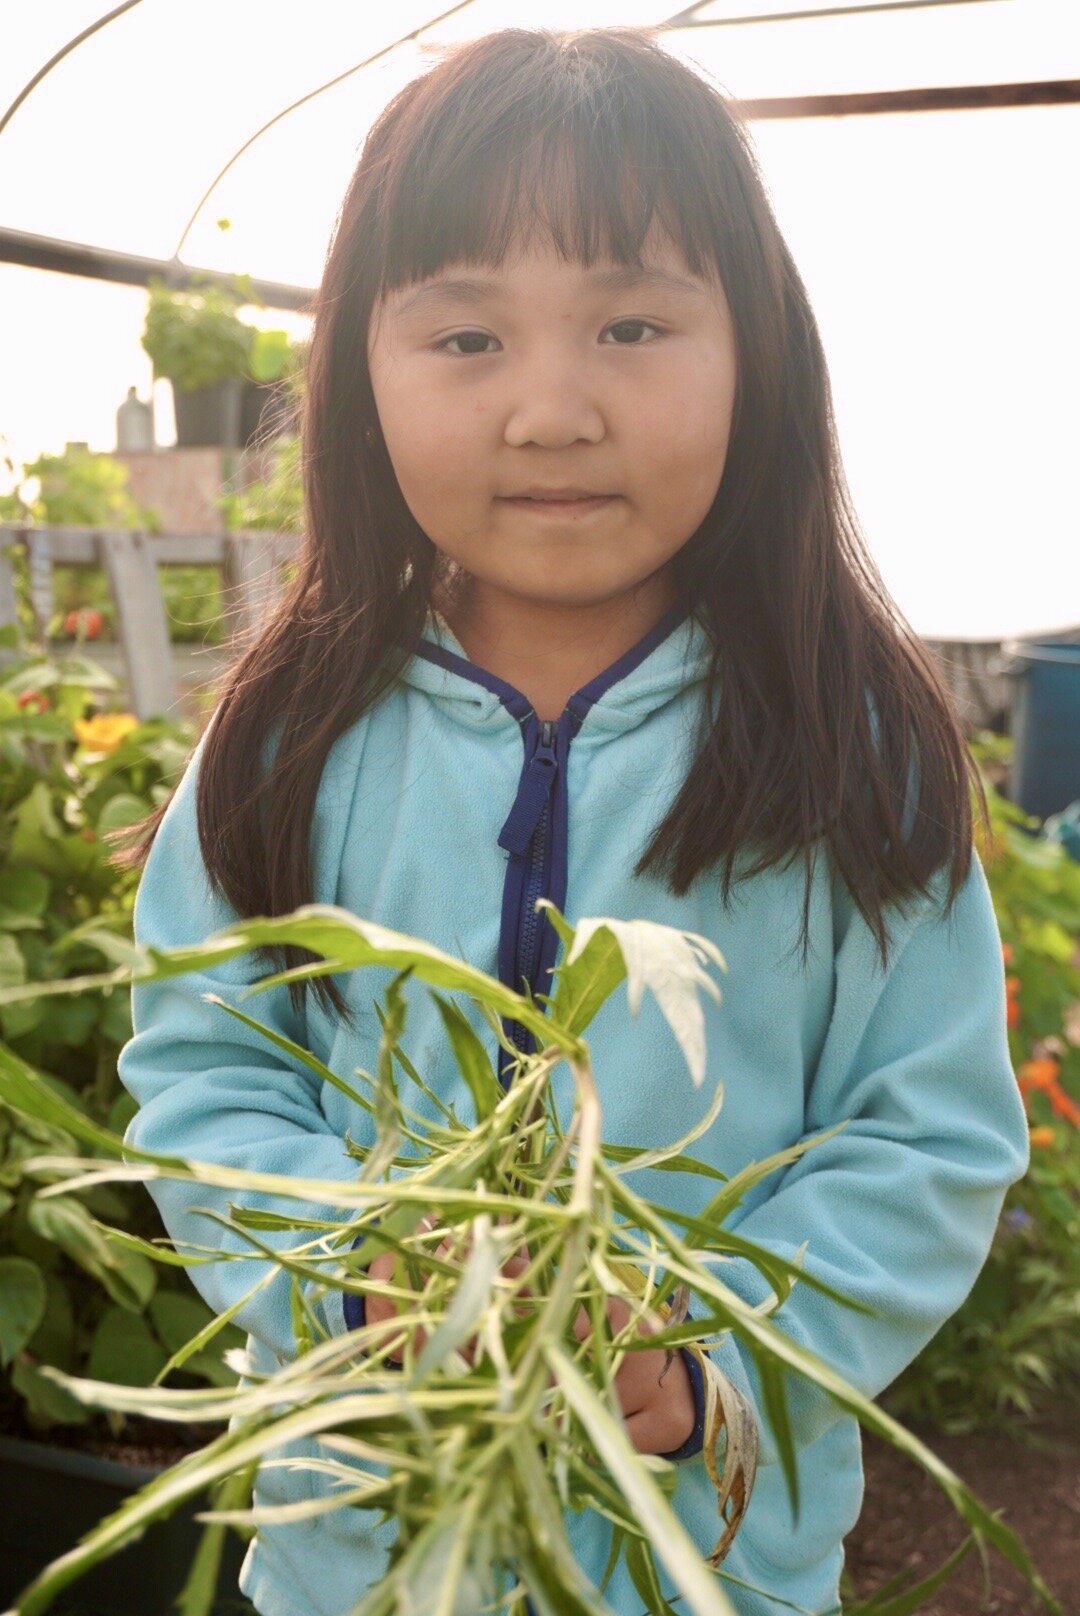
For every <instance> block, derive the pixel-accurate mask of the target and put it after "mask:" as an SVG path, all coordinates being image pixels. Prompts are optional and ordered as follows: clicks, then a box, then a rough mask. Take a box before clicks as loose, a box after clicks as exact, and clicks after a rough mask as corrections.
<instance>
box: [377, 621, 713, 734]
mask: <svg viewBox="0 0 1080 1616" xmlns="http://www.w3.org/2000/svg"><path fill="white" fill-rule="evenodd" d="M709 651H710V646H709V637H708V634H707V633H706V631H705V629H704V628H702V626H701V625H700V624H699V623H698V622H697V620H696V619H695V618H694V617H693V615H692V614H689V613H687V612H686V611H685V610H684V609H683V607H681V606H674V607H672V608H671V610H670V611H668V612H667V613H665V615H664V616H663V617H662V618H661V619H660V621H659V622H658V623H657V624H656V625H655V626H654V627H653V628H651V629H650V630H649V632H648V633H647V634H645V635H643V636H642V638H641V639H640V640H639V641H638V642H637V644H636V645H634V646H632V647H631V648H630V649H629V650H628V651H625V652H624V653H623V654H622V656H621V657H619V658H618V659H617V660H616V661H615V662H613V663H612V664H611V665H610V666H609V667H607V668H605V669H604V670H603V671H602V672H601V673H599V674H596V675H595V676H594V677H593V678H592V679H590V680H589V682H588V683H587V684H585V685H582V687H581V688H580V689H579V690H576V691H575V692H574V693H573V695H571V696H570V698H569V700H568V701H567V707H569V708H571V709H573V710H574V712H575V715H576V717H577V718H578V720H579V722H580V727H581V729H582V730H583V731H586V732H589V733H593V734H600V733H604V732H607V733H621V732H623V731H625V730H628V729H632V728H634V726H635V725H637V724H640V723H641V722H642V720H643V719H645V718H647V717H648V715H649V714H650V713H652V712H655V711H656V710H657V709H658V708H660V707H664V706H666V704H667V703H668V702H669V701H673V700H674V699H675V698H676V697H677V696H678V695H679V694H680V693H681V692H682V691H684V690H685V689H687V687H688V686H691V685H697V684H700V683H702V682H703V681H704V679H705V676H706V673H707V670H708V666H709ZM401 677H402V679H403V681H404V682H405V683H406V684H408V685H411V686H413V688H414V689H417V690H423V691H425V692H426V693H427V694H428V695H429V696H431V697H433V698H434V699H435V700H436V701H438V702H440V703H443V704H445V705H446V706H447V707H448V708H449V709H452V712H451V714H450V716H452V717H454V718H455V719H456V720H458V721H459V722H461V723H465V724H468V725H470V727H476V728H489V727H492V728H494V727H500V728H501V727H505V726H508V725H511V724H515V725H516V724H518V723H519V722H520V721H521V720H522V719H523V718H525V717H526V716H527V715H528V713H529V712H530V711H531V706H530V703H529V701H528V699H527V698H526V697H525V696H524V695H523V694H522V692H521V691H519V690H517V689H515V687H514V686H513V685H511V684H508V683H507V682H506V680H503V679H499V678H497V677H496V676H495V675H494V674H492V673H489V672H488V671H487V670H486V669H485V668H482V667H479V666H478V665H477V664H476V663H474V662H470V661H469V658H468V656H467V654H466V652H465V649H464V647H463V646H462V645H461V643H460V641H459V640H458V639H457V637H456V635H455V634H454V633H453V631H452V629H451V628H450V625H449V624H448V623H447V621H446V619H445V618H444V617H443V616H442V615H441V613H439V612H436V611H435V610H434V609H432V610H430V611H429V612H428V616H427V623H426V626H425V629H424V634H423V638H422V639H421V642H420V646H419V647H418V650H417V653H416V655H415V656H413V657H412V658H411V660H410V661H409V662H408V664H407V665H406V667H405V669H404V671H403V672H402V675H401Z"/></svg>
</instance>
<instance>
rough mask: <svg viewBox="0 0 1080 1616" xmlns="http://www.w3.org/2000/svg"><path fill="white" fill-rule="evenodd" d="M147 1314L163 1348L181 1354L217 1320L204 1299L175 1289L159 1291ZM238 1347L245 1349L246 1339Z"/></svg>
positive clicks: (151, 1301)
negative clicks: (202, 1331)
mask: <svg viewBox="0 0 1080 1616" xmlns="http://www.w3.org/2000/svg"><path fill="white" fill-rule="evenodd" d="M147 1313H148V1314H149V1316H150V1322H151V1324H152V1325H153V1326H154V1329H155V1330H156V1331H157V1334H158V1337H159V1339H160V1340H161V1344H162V1346H164V1347H167V1348H168V1350H169V1351H170V1352H179V1350H180V1348H181V1347H185V1346H187V1343H188V1342H189V1341H190V1340H191V1338H192V1336H193V1335H198V1333H199V1331H200V1330H203V1329H205V1328H206V1326H207V1325H208V1324H209V1323H210V1322H211V1320H212V1319H213V1317H214V1315H213V1313H212V1312H211V1311H210V1309H209V1308H208V1307H207V1305H206V1303H205V1302H204V1301H203V1300H202V1298H201V1297H198V1296H189V1295H187V1294H186V1293H185V1292H182V1291H174V1290H159V1291H158V1292H157V1294H156V1295H155V1296H153V1297H152V1298H151V1300H150V1305H149V1307H148V1308H147ZM236 1334H239V1332H236ZM235 1344H236V1345H239V1346H242V1345H243V1340H242V1339H241V1340H239V1341H238V1342H236V1343H235ZM226 1345H233V1343H231V1342H227V1343H226Z"/></svg>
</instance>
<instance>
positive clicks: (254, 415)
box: [240, 380, 295, 448]
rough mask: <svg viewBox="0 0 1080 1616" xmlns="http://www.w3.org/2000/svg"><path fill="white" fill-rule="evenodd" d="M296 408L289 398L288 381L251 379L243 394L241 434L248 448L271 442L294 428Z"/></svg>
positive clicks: (245, 384) (244, 386)
mask: <svg viewBox="0 0 1080 1616" xmlns="http://www.w3.org/2000/svg"><path fill="white" fill-rule="evenodd" d="M294 412H295V405H294V404H293V403H292V402H291V400H290V399H289V396H288V393H287V392H286V390H285V383H284V382H253V381H250V380H247V381H245V382H244V384H243V390H242V392H241V394H240V435H241V438H242V439H243V443H244V447H245V448H250V447H251V446H252V445H253V444H254V443H255V442H256V440H257V439H259V438H264V439H266V440H267V441H269V440H270V439H271V438H274V437H277V436H278V435H279V434H280V433H282V432H287V431H289V429H290V426H291V423H292V419H293V415H294Z"/></svg>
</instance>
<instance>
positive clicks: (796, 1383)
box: [709, 851, 1030, 1465]
mask: <svg viewBox="0 0 1080 1616" xmlns="http://www.w3.org/2000/svg"><path fill="white" fill-rule="evenodd" d="M934 885H935V889H936V894H937V895H936V896H935V898H934V900H933V901H932V902H931V901H928V900H926V899H923V900H922V904H921V908H920V909H919V910H918V911H917V912H916V913H915V915H910V914H909V915H908V917H907V919H906V920H905V921H904V922H903V923H902V924H901V926H900V927H899V928H898V930H897V931H896V932H895V933H893V935H894V936H895V939H896V952H895V953H894V954H892V955H891V957H890V961H889V967H888V970H887V971H886V972H882V970H881V965H880V959H879V957H878V956H877V953H876V945H875V943H874V940H873V937H872V934H871V933H870V930H869V928H868V927H867V926H866V924H865V922H864V920H863V918H862V916H861V915H860V914H859V913H858V912H857V911H856V912H855V913H854V917H853V918H852V919H851V920H850V922H849V924H848V926H847V929H846V933H845V934H844V936H843V940H842V942H841V944H840V946H839V948H838V949H837V951H836V955H835V999H834V1004H833V1012H832V1017H831V1021H830V1025H829V1028H828V1032H827V1035H826V1039H825V1043H824V1045H823V1048H822V1053H821V1056H820V1059H819V1061H818V1063H817V1067H816V1070H815V1072H814V1074H813V1077H812V1081H811V1082H810V1085H809V1088H808V1092H807V1100H806V1111H805V1130H804V1135H803V1137H808V1136H810V1135H813V1134H816V1133H819V1132H821V1131H823V1130H826V1129H828V1128H830V1127H832V1126H834V1125H835V1124H837V1123H839V1122H841V1121H843V1120H845V1119H848V1118H850V1119H851V1120H850V1121H849V1123H848V1126H847V1127H846V1128H844V1129H843V1130H842V1131H841V1132H840V1133H838V1134H837V1135H836V1136H835V1137H833V1138H832V1139H829V1140H826V1141H825V1142H824V1143H822V1144H820V1145H815V1146H814V1147H813V1148H812V1149H811V1150H808V1151H807V1152H806V1154H805V1155H803V1156H802V1157H800V1158H799V1160H798V1161H796V1162H794V1163H792V1164H791V1165H790V1166H789V1167H787V1168H786V1169H784V1170H783V1172H780V1173H777V1174H776V1175H774V1177H775V1188H774V1190H773V1193H772V1194H771V1195H770V1196H768V1198H767V1199H765V1200H764V1201H762V1202H761V1203H760V1204H759V1205H757V1206H755V1207H754V1208H753V1210H751V1211H750V1212H748V1213H747V1214H746V1215H745V1216H744V1217H743V1218H742V1220H741V1221H735V1219H733V1220H732V1222H731V1225H730V1226H731V1227H732V1229H737V1231H738V1233H739V1235H740V1236H742V1237H743V1238H745V1239H748V1240H753V1241H754V1242H756V1243H758V1244H760V1245H762V1246H764V1247H766V1248H768V1249H770V1250H772V1251H774V1252H776V1253H778V1254H780V1255H783V1256H785V1257H787V1258H789V1259H792V1260H794V1258H795V1256H796V1253H797V1251H798V1248H799V1246H800V1245H801V1244H802V1243H803V1242H804V1241H809V1245H808V1247H807V1250H806V1253H805V1255H804V1258H803V1266H804V1268H805V1269H806V1271H807V1272H809V1273H813V1274H815V1275H816V1276H817V1277H819V1278H821V1279H823V1280H825V1281H826V1282H827V1283H829V1284H831V1285H832V1286H834V1287H835V1288H836V1289H837V1290H838V1291H842V1292H844V1293H845V1294H846V1295H848V1296H851V1297H853V1298H855V1299H856V1300H858V1301H860V1302H864V1303H867V1304H869V1305H870V1306H871V1307H873V1308H876V1309H877V1310H878V1313H879V1316H878V1317H876V1318H872V1317H870V1316H869V1315H868V1314H864V1313H856V1312H854V1311H853V1310H852V1309H850V1308H845V1307H842V1306H841V1305H840V1304H839V1303H837V1302H833V1301H831V1300H830V1299H829V1298H828V1297H826V1296H822V1295H821V1294H820V1292H817V1291H814V1290H811V1289H810V1288H809V1287H807V1286H805V1285H802V1284H800V1283H799V1282H798V1281H797V1280H796V1281H795V1283H794V1285H793V1287H792V1290H791V1292H790V1294H789V1296H788V1298H787V1300H786V1302H784V1303H783V1305H782V1306H781V1307H780V1308H779V1309H777V1310H775V1311H774V1313H773V1314H772V1315H771V1322H772V1323H774V1324H775V1326H776V1328H777V1329H779V1330H782V1331H784V1333H785V1334H786V1335H787V1336H788V1337H789V1338H790V1339H792V1340H793V1341H795V1342H797V1343H798V1344H799V1345H801V1346H803V1347H806V1348H807V1349H808V1350H810V1351H812V1352H814V1353H815V1354H817V1355H818V1356H819V1357H820V1358H822V1359H824V1360H825V1361H826V1362H827V1363H828V1364H830V1366H831V1367H832V1368H833V1369H834V1370H835V1371H836V1372H837V1373H838V1374H840V1375H842V1376H843V1377H844V1378H845V1379H846V1380H847V1381H848V1382H849V1383H850V1384H851V1385H853V1386H855V1387H856V1388H857V1389H858V1390H859V1391H860V1392H862V1393H863V1394H864V1396H866V1397H868V1398H877V1397H878V1396H879V1394H880V1393H881V1392H882V1391H884V1390H885V1388H886V1387H887V1386H888V1385H890V1384H891V1382H892V1381H893V1380H895V1379H896V1377H897V1376H898V1375H899V1374H900V1372H901V1371H902V1370H903V1369H904V1368H906V1367H907V1365H908V1364H910V1363H911V1362H912V1361H913V1360H914V1359H915V1358H916V1357H918V1355H919V1353H920V1352H921V1351H922V1349H923V1348H924V1347H925V1346H926V1344H927V1343H928V1342H929V1341H930V1340H931V1338H932V1337H933V1336H934V1335H936V1333H937V1332H938V1330H939V1329H940V1328H941V1326H942V1325H943V1324H944V1323H945V1321H946V1320H947V1319H948V1318H950V1317H951V1316H952V1314H953V1313H955V1312H956V1310H957V1309H958V1308H959V1307H960V1305H961V1304H962V1303H963V1301H964V1300H965V1298H966V1297H967V1296H968V1294H969V1292H970V1291H971V1289H972V1286H973V1285H974V1283H975V1281H976V1279H977V1278H978V1275H979V1272H980V1270H981V1269H982V1267H983V1264H984V1263H985V1262H986V1259H987V1256H988V1255H989V1251H990V1246H991V1243H992V1240H993V1236H994V1231H995V1228H996V1226H997V1222H998V1218H999V1216H1000V1213H1001V1209H1002V1205H1003V1203H1004V1200H1005V1195H1006V1193H1007V1191H1008V1189H1009V1187H1010V1185H1012V1184H1014V1183H1015V1182H1016V1181H1017V1180H1018V1179H1020V1178H1022V1177H1023V1176H1024V1174H1025V1173H1026V1171H1027V1168H1028V1164H1029V1156H1030V1150H1029V1143H1028V1126H1027V1119H1026V1115H1025V1112H1024V1107H1023V1102H1022V1100H1021V1097H1020V1093H1019V1089H1018V1087H1017V1083H1016V1079H1015V1076H1014V1073H1013V1070H1012V1065H1011V1061H1010V1057H1009V1048H1008V1040H1007V1036H1006V1020H1005V979H1004V968H1003V964H1002V956H1001V939H1000V934H999V931H998V927H997V920H996V916H995V914H994V909H993V904H992V900H991V897H990V891H989V887H988V884H987V881H986V876H985V873H984V871H983V867H982V864H981V862H980V861H979V859H978V855H977V854H976V853H975V852H974V851H973V852H972V864H971V869H970V871H969V874H968V878H967V880H966V882H965V884H964V886H963V887H962V889H961V891H960V892H959V894H958V896H957V899H956V902H955V905H954V907H953V909H952V911H951V912H950V914H949V916H948V918H945V917H944V914H943V901H942V896H941V895H942V894H943V892H944V878H943V874H942V872H938V874H936V875H935V877H934ZM766 1182H773V1180H767V1181H766ZM716 1274H717V1278H718V1279H720V1280H721V1281H722V1282H723V1283H724V1284H725V1285H726V1286H728V1288H729V1289H731V1290H732V1291H734V1292H736V1293H737V1294H738V1295H739V1296H740V1297H741V1298H742V1299H743V1300H744V1301H745V1302H747V1303H749V1304H751V1305H755V1304H757V1303H759V1302H762V1301H764V1300H766V1298H768V1297H769V1296H771V1295H772V1288H771V1286H770V1285H769V1284H768V1282H767V1281H766V1280H765V1279H763V1277H762V1276H761V1274H760V1272H759V1270H758V1269H757V1268H755V1267H754V1265H753V1264H752V1263H751V1262H750V1261H749V1260H748V1259H746V1258H733V1259H732V1260H730V1261H728V1262H724V1263H721V1264H719V1265H717V1268H716ZM709 1356H710V1357H711V1358H712V1361H713V1362H714V1363H715V1364H716V1366H717V1367H718V1368H719V1369H720V1370H721V1372H722V1373H723V1374H725V1375H726V1376H727V1378H728V1379H729V1380H730V1381H731V1382H732V1383H733V1384H734V1385H735V1386H736V1388H737V1389H738V1390H739V1391H741V1392H742V1393H743V1395H744V1396H745V1397H747V1398H748V1399H749V1400H750V1402H751V1405H752V1407H753V1408H754V1410H755V1412H756V1413H757V1415H758V1426H759V1433H760V1451H759V1456H758V1459H759V1463H760V1464H763V1465H764V1464H776V1463H778V1458H779V1455H778V1451H777V1448H776V1443H775V1435H774V1433H773V1431H772V1429H771V1427H770V1426H769V1424H768V1421H767V1418H766V1416H765V1415H764V1412H763V1409H764V1405H763V1400H762V1387H761V1382H760V1378H759V1376H758V1373H757V1369H756V1365H755V1363H754V1359H753V1356H752V1354H751V1352H750V1350H749V1348H748V1347H746V1346H745V1345H744V1344H743V1343H742V1342H741V1341H740V1340H739V1339H738V1338H737V1337H736V1335H735V1334H734V1332H728V1333H727V1334H726V1335H724V1337H723V1339H722V1342H721V1344H720V1345H719V1346H714V1347H711V1348H709ZM785 1391H786V1394H787V1396H786V1401H787V1405H788V1410H789V1414H790V1418H791V1423H792V1430H793V1436H794V1443H795V1447H796V1450H798V1449H800V1448H802V1447H804V1446H807V1445H808V1444H810V1443H812V1442H814V1441H815V1440H816V1439H817V1438H818V1437H820V1436H822V1435H823V1434H824V1433H825V1432H826V1431H827V1430H828V1429H829V1428H830V1427H831V1426H832V1425H833V1424H835V1422H836V1421H837V1420H838V1419H839V1418H840V1417H841V1416H842V1415H843V1414H844V1412H845V1411H844V1410H843V1408H842V1407H841V1405H840V1404H839V1403H838V1402H836V1401H835V1399H834V1398H833V1397H832V1396H831V1394H829V1393H828V1392H826V1391H824V1390H823V1389H821V1388H820V1387H818V1386H817V1385H816V1384H814V1383H813V1382H811V1381H809V1380H807V1379H806V1377H805V1376H803V1375H800V1374H794V1373H789V1374H787V1375H786V1376H785Z"/></svg>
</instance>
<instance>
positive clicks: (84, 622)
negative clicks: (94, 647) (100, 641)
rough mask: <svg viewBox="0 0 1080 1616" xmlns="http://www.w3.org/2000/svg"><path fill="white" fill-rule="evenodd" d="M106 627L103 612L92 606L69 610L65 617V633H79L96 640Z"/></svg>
mask: <svg viewBox="0 0 1080 1616" xmlns="http://www.w3.org/2000/svg"><path fill="white" fill-rule="evenodd" d="M104 627H105V619H104V618H103V617H102V615H101V613H100V612H99V611H97V610H95V609H94V608H92V607H86V606H84V607H83V608H82V609H81V610H80V611H71V612H68V614H67V616H66V617H65V618H64V633H65V634H78V633H80V632H81V633H82V635H83V637H84V638H85V639H88V640H96V639H97V638H98V637H99V635H100V634H101V631H102V629H103V628H104Z"/></svg>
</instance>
